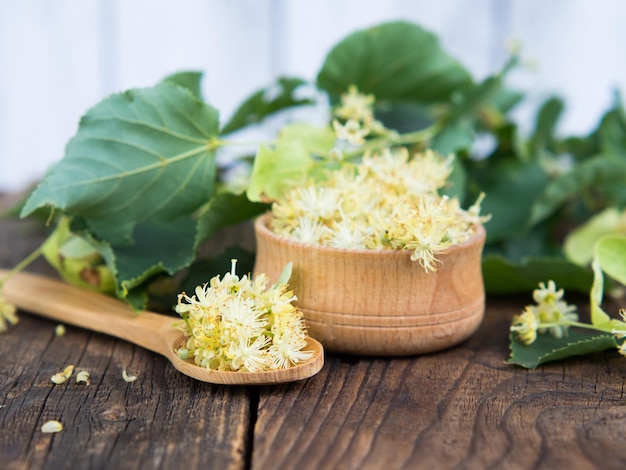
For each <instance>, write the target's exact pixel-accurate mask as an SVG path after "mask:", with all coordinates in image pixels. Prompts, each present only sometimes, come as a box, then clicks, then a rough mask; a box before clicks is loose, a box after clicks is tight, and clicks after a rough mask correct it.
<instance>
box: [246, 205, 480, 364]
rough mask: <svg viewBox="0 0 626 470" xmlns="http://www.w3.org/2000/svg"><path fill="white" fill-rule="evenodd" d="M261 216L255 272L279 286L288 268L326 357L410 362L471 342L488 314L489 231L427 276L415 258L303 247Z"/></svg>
mask: <svg viewBox="0 0 626 470" xmlns="http://www.w3.org/2000/svg"><path fill="white" fill-rule="evenodd" d="M268 222H269V214H265V215H263V216H261V217H259V218H258V219H257V220H256V222H255V224H254V229H255V233H256V238H257V257H256V264H255V267H254V271H255V273H266V274H267V275H268V276H269V277H270V280H271V281H272V282H273V281H275V280H276V279H277V278H278V276H279V275H280V273H281V271H282V270H283V268H284V267H285V265H286V264H287V263H288V262H292V263H293V272H292V276H291V280H290V282H289V283H290V285H291V286H292V288H293V290H294V292H295V294H296V295H297V297H298V302H297V304H298V307H299V308H300V309H301V310H302V312H303V314H304V317H305V320H306V322H307V324H308V325H309V334H310V335H311V336H312V337H313V338H316V339H318V340H319V341H321V342H322V344H323V345H324V347H325V348H326V349H328V350H329V351H335V352H342V353H348V354H360V355H375V356H406V355H413V354H422V353H428V352H433V351H438V350H441V349H445V348H449V347H451V346H453V345H455V344H458V343H460V342H461V341H463V340H465V339H467V338H469V337H470V336H471V335H472V334H473V333H474V332H475V331H476V329H477V328H478V326H479V325H480V323H481V321H482V319H483V316H484V312H485V291H484V286H483V278H482V271H481V254H482V248H483V245H484V242H485V229H484V228H483V227H482V226H481V225H479V226H477V229H476V233H475V235H474V236H472V238H470V239H469V240H468V241H466V242H464V243H462V244H459V245H455V246H453V247H451V248H450V249H449V250H448V251H447V252H446V253H444V254H442V255H439V256H438V259H439V260H440V261H441V262H440V263H438V264H437V271H435V272H429V273H427V272H426V271H425V270H424V268H423V267H422V266H421V265H420V264H419V263H418V262H416V261H411V259H410V257H411V252H409V251H399V250H396V251H394V250H380V251H379V250H352V249H337V248H331V247H326V246H319V245H309V244H304V243H300V242H297V241H294V240H291V239H287V238H285V237H281V236H279V235H276V234H275V233H274V232H272V231H271V230H270V229H269V228H268Z"/></svg>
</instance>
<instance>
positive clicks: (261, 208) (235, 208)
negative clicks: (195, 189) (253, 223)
mask: <svg viewBox="0 0 626 470" xmlns="http://www.w3.org/2000/svg"><path fill="white" fill-rule="evenodd" d="M268 209H269V206H268V205H267V204H261V203H258V202H251V201H250V200H249V199H248V198H247V197H246V195H245V194H232V193H221V194H217V195H216V196H215V197H214V198H213V199H211V201H210V202H209V203H208V204H207V205H206V206H205V207H203V208H202V210H201V211H200V214H199V216H198V228H197V234H196V246H199V245H200V243H202V242H203V241H204V240H207V239H209V238H210V237H212V236H213V235H214V234H215V232H217V231H218V230H219V229H221V228H224V227H227V226H229V225H235V224H238V223H240V222H244V221H246V220H249V219H251V218H253V217H254V216H256V215H259V214H262V213H263V212H265V211H267V210H268Z"/></svg>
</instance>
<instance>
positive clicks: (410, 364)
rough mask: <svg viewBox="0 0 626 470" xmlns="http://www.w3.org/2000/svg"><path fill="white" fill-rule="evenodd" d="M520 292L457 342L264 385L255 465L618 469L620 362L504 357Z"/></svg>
mask: <svg viewBox="0 0 626 470" xmlns="http://www.w3.org/2000/svg"><path fill="white" fill-rule="evenodd" d="M524 301H525V299H520V298H516V299H511V298H506V299H496V298H490V299H489V302H488V309H487V313H486V321H485V323H484V325H483V326H482V327H481V329H480V330H479V331H478V333H477V334H476V335H475V336H474V337H473V338H472V339H470V340H469V341H467V342H465V343H463V344H462V345H460V346H459V347H456V348H454V349H450V350H448V351H444V352H441V353H437V354H431V355H424V356H421V357H416V358H407V359H382V358H380V359H375V358H371V359H367V358H356V357H349V356H345V357H341V356H330V358H329V359H328V360H327V366H326V367H325V369H324V370H323V371H322V373H321V374H319V375H318V376H316V377H314V378H312V379H311V380H310V381H309V382H308V383H307V384H305V385H293V386H288V387H283V388H281V389H272V390H269V389H265V390H263V392H262V393H261V397H260V403H259V412H258V418H257V423H256V429H255V433H254V434H255V442H254V453H253V459H252V462H253V468H258V469H262V468H268V467H275V468H298V469H316V468H336V469H344V468H359V469H379V468H385V469H396V468H397V469H404V468H437V469H445V468H476V469H482V468H561V467H564V466H566V465H569V466H570V468H600V467H601V468H624V465H625V464H626V451H625V450H624V446H623V435H624V432H625V431H626V420H624V419H623V418H624V417H626V406H625V399H624V394H623V386H624V380H625V379H626V362H625V361H624V359H623V358H622V357H621V356H619V355H618V354H616V353H613V352H607V353H604V354H596V355H592V356H589V357H586V358H582V359H573V360H567V361H564V362H561V363H554V364H551V365H546V366H544V367H542V368H540V369H537V370H535V371H527V370H523V369H521V368H518V367H514V366H510V365H507V364H505V363H504V360H505V358H506V355H507V350H508V345H507V338H506V334H503V332H506V329H507V327H508V325H509V322H510V319H511V317H512V316H513V315H514V314H515V313H517V312H518V311H519V309H520V308H521V307H522V306H523V302H524Z"/></svg>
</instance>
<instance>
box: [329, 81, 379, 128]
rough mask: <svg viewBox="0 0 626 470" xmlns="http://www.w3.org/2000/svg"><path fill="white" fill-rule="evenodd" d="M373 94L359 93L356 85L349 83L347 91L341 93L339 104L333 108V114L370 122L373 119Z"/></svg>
mask: <svg viewBox="0 0 626 470" xmlns="http://www.w3.org/2000/svg"><path fill="white" fill-rule="evenodd" d="M374 101H375V97H374V95H366V94H363V93H359V90H358V88H357V87H356V86H354V85H350V86H349V87H348V93H344V94H342V95H341V105H340V106H338V107H337V108H336V109H335V116H337V117H339V118H343V119H353V120H355V121H357V122H363V123H370V122H372V121H373V120H374V113H373V106H374Z"/></svg>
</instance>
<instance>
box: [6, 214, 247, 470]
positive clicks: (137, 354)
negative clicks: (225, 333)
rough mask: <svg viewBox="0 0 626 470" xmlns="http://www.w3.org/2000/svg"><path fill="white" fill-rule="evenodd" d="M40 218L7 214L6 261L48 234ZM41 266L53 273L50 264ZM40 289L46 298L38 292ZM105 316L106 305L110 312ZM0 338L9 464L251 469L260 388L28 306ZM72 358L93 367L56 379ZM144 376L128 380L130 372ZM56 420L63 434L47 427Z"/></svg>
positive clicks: (22, 466) (25, 466) (80, 366)
mask: <svg viewBox="0 0 626 470" xmlns="http://www.w3.org/2000/svg"><path fill="white" fill-rule="evenodd" d="M38 227H39V225H38V224H37V223H33V222H28V221H27V222H18V221H13V220H0V266H2V267H11V266H13V265H15V264H16V263H17V262H18V261H20V259H21V258H22V257H23V256H24V255H25V254H27V253H28V252H29V251H31V250H32V249H34V248H35V247H36V246H37V244H38V243H40V242H41V241H42V232H41V231H40V230H39V229H38ZM32 270H35V271H37V272H43V273H46V274H52V273H51V270H50V268H49V267H48V266H47V265H46V264H45V263H43V262H42V263H37V264H35V265H34V267H33V268H32ZM33 295H37V293H36V292H34V293H33ZM103 313H104V312H103ZM19 315H20V323H19V324H18V325H16V326H14V327H12V328H11V329H10V331H9V333H8V334H5V335H2V336H0V357H2V361H0V460H1V461H2V464H1V467H2V468H3V469H5V468H6V469H32V468H54V469H56V468H90V469H91V468H115V469H118V468H137V469H139V468H140V469H145V468H201V467H207V468H225V469H231V468H232V469H237V468H245V467H246V466H247V465H248V464H247V461H248V460H249V453H248V450H247V449H248V443H247V442H248V439H249V436H248V434H249V429H250V418H251V416H252V414H251V412H250V403H251V399H250V395H251V394H254V393H255V391H254V389H250V388H244V387H224V386H212V385H210V384H206V383H200V382H197V381H194V380H192V379H190V378H188V377H186V376H183V375H181V374H180V373H178V372H177V371H176V370H175V369H174V368H173V367H172V366H171V365H170V364H169V363H168V362H167V361H166V360H165V359H164V358H162V357H160V356H158V355H156V354H153V353H151V352H149V351H146V350H143V349H141V348H138V347H136V346H133V345H131V344H129V343H125V342H123V341H119V340H116V339H113V338H110V337H107V336H104V335H100V334H96V333H91V332H88V331H84V330H81V329H78V328H74V327H71V326H67V333H66V334H65V335H64V336H61V337H57V336H55V335H54V327H55V323H54V322H51V321H47V320H44V319H40V318H37V317H34V316H30V315H28V314H27V313H24V312H20V313H19ZM68 364H73V365H75V366H76V372H77V371H78V370H87V371H88V372H89V373H90V374H91V385H89V386H86V385H84V384H77V383H76V382H75V377H76V372H75V374H74V376H73V377H72V378H71V379H70V380H69V381H68V382H66V383H64V384H61V385H54V384H53V383H52V382H51V381H50V377H51V376H52V375H53V374H54V373H56V372H58V371H59V370H60V369H62V368H64V367H65V366H66V365H68ZM124 368H126V369H127V371H128V372H129V374H135V375H137V376H138V379H137V381H135V382H132V383H127V382H125V381H124V380H123V379H122V370H123V369H124ZM50 419H56V420H59V421H61V422H62V423H63V426H64V430H63V431H62V432H60V433H58V434H43V433H41V431H40V427H41V425H42V424H43V423H44V422H46V421H47V420H50Z"/></svg>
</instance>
